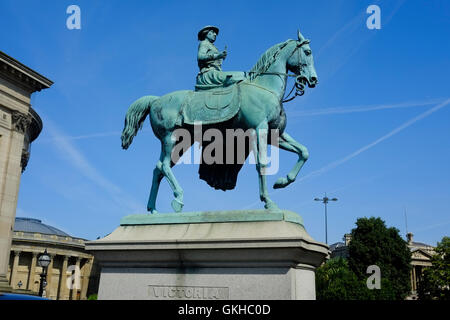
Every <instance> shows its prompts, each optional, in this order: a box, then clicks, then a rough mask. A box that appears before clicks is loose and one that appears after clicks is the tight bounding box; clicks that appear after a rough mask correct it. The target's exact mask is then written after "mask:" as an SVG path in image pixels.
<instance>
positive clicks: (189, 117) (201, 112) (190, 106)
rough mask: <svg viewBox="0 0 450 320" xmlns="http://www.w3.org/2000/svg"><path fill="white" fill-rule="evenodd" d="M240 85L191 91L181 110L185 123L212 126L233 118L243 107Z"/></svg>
mask: <svg viewBox="0 0 450 320" xmlns="http://www.w3.org/2000/svg"><path fill="white" fill-rule="evenodd" d="M240 90H241V89H240V86H239V84H233V85H231V86H229V87H226V88H224V87H219V88H216V89H210V90H204V91H191V92H189V94H188V95H187V97H186V99H185V100H184V102H183V106H182V108H181V110H182V112H183V118H184V123H187V124H191V125H193V124H194V122H201V123H202V124H212V123H219V122H224V121H227V120H229V119H231V118H233V117H234V116H235V115H236V114H237V113H238V111H239V109H240V106H241V97H240V96H241V93H240Z"/></svg>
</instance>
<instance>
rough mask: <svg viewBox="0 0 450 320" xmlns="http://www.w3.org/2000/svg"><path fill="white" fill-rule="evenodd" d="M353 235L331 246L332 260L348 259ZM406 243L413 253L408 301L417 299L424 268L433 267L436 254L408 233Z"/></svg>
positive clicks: (430, 247) (428, 246)
mask: <svg viewBox="0 0 450 320" xmlns="http://www.w3.org/2000/svg"><path fill="white" fill-rule="evenodd" d="M351 238H352V237H351V235H350V234H345V235H344V237H343V240H344V242H337V243H334V244H332V245H331V246H330V251H331V255H330V256H331V258H336V257H342V258H345V259H347V258H348V257H349V252H348V245H349V243H350V241H351ZM406 241H407V243H408V248H409V250H410V251H411V272H410V277H411V294H410V295H409V296H408V297H407V299H408V300H414V299H417V298H418V296H417V288H418V286H419V282H420V281H421V279H422V275H423V271H424V268H426V267H431V266H432V264H431V257H432V256H433V255H434V254H435V251H434V249H435V248H434V247H433V246H431V245H429V244H425V243H422V242H414V241H413V234H412V233H411V232H409V233H407V235H406Z"/></svg>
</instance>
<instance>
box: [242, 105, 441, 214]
mask: <svg viewBox="0 0 450 320" xmlns="http://www.w3.org/2000/svg"><path fill="white" fill-rule="evenodd" d="M448 104H450V99H446V100H445V101H444V102H442V103H440V104H438V105H436V106H434V107H433V108H431V109H429V110H427V111H425V112H423V113H421V114H420V115H418V116H416V117H414V118H412V119H411V120H408V121H406V122H405V123H404V124H402V125H401V126H399V127H397V128H395V129H394V130H392V131H390V132H389V133H387V134H385V135H384V136H382V137H380V138H378V139H377V140H375V141H373V142H371V143H369V144H368V145H366V146H364V147H362V148H360V149H358V150H356V151H355V152H353V153H351V154H349V155H348V156H346V157H344V158H342V159H339V160H336V161H333V162H331V163H330V164H328V165H326V166H325V167H323V168H321V169H319V170H315V171H313V172H311V173H309V174H307V175H306V176H303V177H301V178H300V179H298V180H297V181H299V182H300V181H304V180H306V179H309V178H312V177H317V176H319V175H321V174H323V173H325V172H327V171H329V170H331V169H334V168H336V167H337V166H340V165H341V164H344V163H345V162H347V161H349V160H351V159H353V158H355V157H356V156H358V155H360V154H361V153H363V152H364V151H367V150H369V149H370V148H372V147H374V146H376V145H377V144H379V143H381V142H383V141H385V140H387V139H389V138H390V137H392V136H394V135H395V134H397V133H399V132H400V131H402V130H404V129H406V128H408V127H409V126H411V125H413V124H414V123H416V122H417V121H420V120H422V119H424V118H426V117H428V116H429V115H431V114H432V113H434V112H436V111H438V110H440V109H442V108H444V107H445V106H447V105H448ZM280 190H282V189H279V190H276V191H274V192H271V193H270V195H273V194H275V193H276V192H278V191H280ZM258 203H260V202H259V201H258V202H254V203H251V204H249V205H247V206H245V207H243V209H248V208H251V207H253V206H254V205H255V204H258Z"/></svg>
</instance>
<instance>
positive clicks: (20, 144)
mask: <svg viewBox="0 0 450 320" xmlns="http://www.w3.org/2000/svg"><path fill="white" fill-rule="evenodd" d="M52 84H53V82H52V81H51V80H49V79H47V78H45V77H44V76H42V75H40V74H39V73H37V72H36V71H33V70H31V69H30V68H28V67H27V66H25V65H23V64H22V63H20V62H19V61H17V60H15V59H14V58H12V57H10V56H8V55H7V54H5V53H3V52H1V51H0V292H2V291H11V287H10V286H9V285H8V279H7V277H6V274H7V270H8V263H9V255H10V249H11V241H12V233H13V225H14V219H15V216H16V206H17V196H18V193H19V185H20V177H21V174H22V172H23V171H24V170H25V168H26V166H27V163H28V160H29V158H30V145H31V142H32V141H33V140H34V139H36V138H37V137H38V135H39V133H40V132H41V129H42V121H41V119H40V118H39V116H38V114H37V113H36V112H35V111H34V110H33V109H32V108H31V104H30V99H31V94H32V93H33V92H36V91H41V90H42V89H46V88H49V87H50V86H51V85H52Z"/></svg>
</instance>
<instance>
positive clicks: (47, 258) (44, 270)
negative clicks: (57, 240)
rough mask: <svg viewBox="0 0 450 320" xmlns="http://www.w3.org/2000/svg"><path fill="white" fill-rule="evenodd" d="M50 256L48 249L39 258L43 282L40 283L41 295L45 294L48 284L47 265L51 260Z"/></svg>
mask: <svg viewBox="0 0 450 320" xmlns="http://www.w3.org/2000/svg"><path fill="white" fill-rule="evenodd" d="M51 260H52V259H51V258H50V256H49V255H48V254H47V249H45V251H44V253H43V254H41V255H40V256H39V258H38V266H40V267H42V273H41V282H40V284H39V295H40V296H41V297H43V296H44V290H45V287H46V286H47V267H48V265H49V264H50V262H51Z"/></svg>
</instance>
